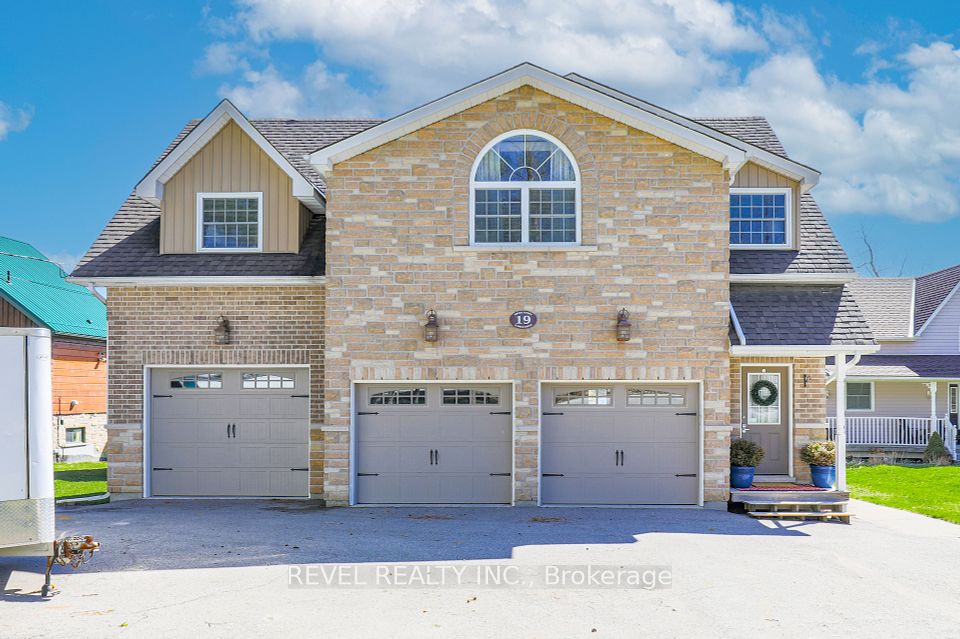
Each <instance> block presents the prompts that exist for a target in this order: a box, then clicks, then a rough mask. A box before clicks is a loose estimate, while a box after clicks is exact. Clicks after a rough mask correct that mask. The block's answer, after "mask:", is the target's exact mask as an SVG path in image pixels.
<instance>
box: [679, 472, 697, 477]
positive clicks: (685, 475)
mask: <svg viewBox="0 0 960 639" xmlns="http://www.w3.org/2000/svg"><path fill="white" fill-rule="evenodd" d="M696 476H697V474H696V473H680V474H677V475H674V477H696Z"/></svg>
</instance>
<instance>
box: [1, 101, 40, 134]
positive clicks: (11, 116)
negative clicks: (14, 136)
mask: <svg viewBox="0 0 960 639" xmlns="http://www.w3.org/2000/svg"><path fill="white" fill-rule="evenodd" d="M31 120H33V110H32V109H28V108H24V109H14V108H13V107H10V106H7V105H6V104H5V103H3V102H0V140H2V139H4V138H5V137H7V135H9V134H10V133H16V132H17V131H23V130H24V129H25V128H27V127H28V126H30V121H31Z"/></svg>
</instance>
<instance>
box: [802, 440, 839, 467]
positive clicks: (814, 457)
mask: <svg viewBox="0 0 960 639" xmlns="http://www.w3.org/2000/svg"><path fill="white" fill-rule="evenodd" d="M800 459H802V460H803V461H804V462H806V463H808V464H810V465H811V466H835V465H836V464H837V445H836V444H835V443H833V442H810V443H809V444H807V445H806V446H804V447H803V448H801V449H800Z"/></svg>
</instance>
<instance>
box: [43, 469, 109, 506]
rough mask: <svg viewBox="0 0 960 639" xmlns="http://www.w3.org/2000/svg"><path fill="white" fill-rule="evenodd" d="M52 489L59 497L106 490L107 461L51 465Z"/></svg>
mask: <svg viewBox="0 0 960 639" xmlns="http://www.w3.org/2000/svg"><path fill="white" fill-rule="evenodd" d="M53 480H54V491H55V492H56V496H57V499H60V498H61V497H86V496H88V495H100V494H103V493H105V492H107V462H75V463H73V464H54V465H53Z"/></svg>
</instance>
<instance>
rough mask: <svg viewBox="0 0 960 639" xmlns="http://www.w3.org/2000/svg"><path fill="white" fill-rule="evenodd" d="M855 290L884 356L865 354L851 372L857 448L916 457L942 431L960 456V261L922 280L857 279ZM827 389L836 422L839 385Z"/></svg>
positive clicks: (850, 430)
mask: <svg viewBox="0 0 960 639" xmlns="http://www.w3.org/2000/svg"><path fill="white" fill-rule="evenodd" d="M848 288H849V289H850V291H851V292H852V294H853V296H854V298H855V299H856V302H857V304H858V305H859V306H860V309H861V311H862V312H863V314H864V316H865V317H866V319H867V322H868V323H869V324H870V326H871V329H872V330H873V334H874V337H875V338H876V340H877V342H878V343H879V344H880V351H879V352H878V353H876V354H873V355H864V356H863V357H861V358H860V360H859V362H857V364H856V366H854V367H853V368H851V369H850V370H849V372H848V376H847V395H846V400H847V402H846V405H847V442H848V444H849V445H850V447H851V450H853V451H856V449H858V448H859V449H860V450H868V449H881V450H883V451H888V452H891V451H900V452H903V453H906V454H916V453H918V452H919V451H921V450H922V449H923V447H925V446H926V444H927V442H928V439H929V435H930V433H932V432H934V431H937V432H940V434H941V435H942V436H943V437H944V440H945V442H946V443H947V447H948V448H949V449H950V450H951V452H952V453H953V455H954V459H956V457H957V454H956V450H957V448H956V437H957V428H956V427H957V421H958V419H957V418H958V409H960V294H958V292H957V291H958V289H960V265H956V266H951V267H949V268H946V269H943V270H940V271H936V272H934V273H929V274H927V275H922V276H920V277H917V278H876V279H860V280H855V281H853V282H851V283H850V285H849V286H848ZM831 381H832V380H831ZM828 392H830V393H831V400H833V401H829V402H828V416H829V417H828V422H829V424H830V425H831V426H833V423H834V415H835V410H836V401H835V399H836V397H835V393H836V388H835V384H830V385H829V386H828Z"/></svg>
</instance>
